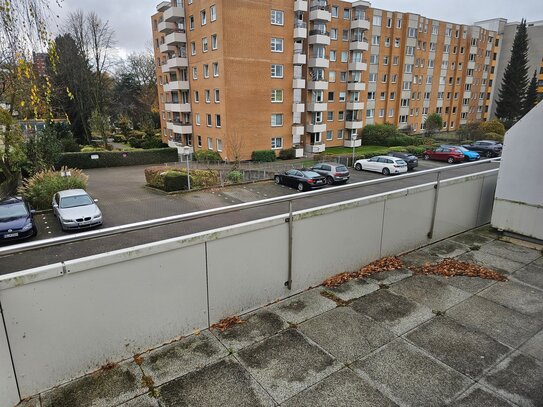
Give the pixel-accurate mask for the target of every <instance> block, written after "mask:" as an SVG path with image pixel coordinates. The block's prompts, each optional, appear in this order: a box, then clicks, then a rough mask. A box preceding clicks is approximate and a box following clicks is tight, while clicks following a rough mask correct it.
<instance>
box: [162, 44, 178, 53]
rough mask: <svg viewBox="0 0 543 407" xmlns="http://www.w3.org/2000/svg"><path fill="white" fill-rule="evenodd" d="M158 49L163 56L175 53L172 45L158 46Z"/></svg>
mask: <svg viewBox="0 0 543 407" xmlns="http://www.w3.org/2000/svg"><path fill="white" fill-rule="evenodd" d="M159 49H160V52H162V53H165V54H167V53H170V52H175V51H176V48H175V46H174V45H168V44H160V47H159Z"/></svg>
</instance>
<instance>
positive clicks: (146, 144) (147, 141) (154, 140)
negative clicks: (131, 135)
mask: <svg viewBox="0 0 543 407" xmlns="http://www.w3.org/2000/svg"><path fill="white" fill-rule="evenodd" d="M138 141H139V140H138ZM141 147H142V148H145V149H146V150H149V149H151V148H166V147H168V145H167V144H164V143H163V142H162V138H161V137H156V136H145V137H144V138H143V141H142V143H141Z"/></svg>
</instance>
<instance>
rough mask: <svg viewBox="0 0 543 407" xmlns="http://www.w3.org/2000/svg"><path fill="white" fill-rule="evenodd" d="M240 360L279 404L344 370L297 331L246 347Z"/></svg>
mask: <svg viewBox="0 0 543 407" xmlns="http://www.w3.org/2000/svg"><path fill="white" fill-rule="evenodd" d="M237 357H238V359H239V360H240V361H241V363H242V364H243V365H244V366H245V367H246V368H247V370H249V372H250V373H251V375H252V376H253V377H254V378H256V380H258V382H259V383H260V384H261V385H262V386H263V387H264V388H265V389H266V391H267V392H268V393H269V394H270V395H271V396H272V397H273V398H274V400H275V401H277V402H278V403H282V402H283V401H285V400H287V399H289V398H290V397H292V396H294V395H295V394H296V393H299V392H300V391H302V390H305V389H306V388H308V387H310V386H312V385H313V384H315V383H317V382H319V381H321V380H322V379H324V378H325V377H326V376H328V375H330V374H331V373H333V372H335V371H337V370H339V369H340V368H341V367H342V366H341V364H340V363H339V362H338V361H336V360H335V359H334V358H333V357H332V356H331V355H329V354H328V353H326V352H324V351H323V350H322V349H320V348H319V347H318V346H317V345H316V344H314V343H311V342H309V341H308V340H307V339H306V338H305V337H304V336H303V335H302V334H301V333H300V332H298V331H297V330H295V329H289V330H287V331H284V332H281V333H280V334H278V335H276V336H272V337H271V338H268V339H266V340H264V341H263V342H259V343H257V344H255V345H252V346H249V347H247V348H244V349H242V350H241V351H240V352H239V353H238V355H237Z"/></svg>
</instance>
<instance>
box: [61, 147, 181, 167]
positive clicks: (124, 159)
mask: <svg viewBox="0 0 543 407" xmlns="http://www.w3.org/2000/svg"><path fill="white" fill-rule="evenodd" d="M95 155H97V156H98V159H93V158H91V157H92V156H95ZM178 159H179V157H178V155H177V149H176V148H158V149H152V150H136V151H98V152H81V153H64V154H61V156H60V160H59V162H58V163H57V165H56V167H57V168H60V167H61V166H64V165H65V166H68V167H71V168H81V169H85V168H104V167H121V166H125V165H144V164H163V163H171V162H177V161H178Z"/></svg>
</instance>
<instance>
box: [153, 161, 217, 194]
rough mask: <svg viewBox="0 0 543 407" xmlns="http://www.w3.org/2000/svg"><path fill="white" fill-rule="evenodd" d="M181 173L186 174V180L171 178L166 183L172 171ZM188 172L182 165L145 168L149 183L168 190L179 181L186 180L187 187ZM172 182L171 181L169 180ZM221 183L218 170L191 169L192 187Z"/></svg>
mask: <svg viewBox="0 0 543 407" xmlns="http://www.w3.org/2000/svg"><path fill="white" fill-rule="evenodd" d="M172 172H174V173H179V174H182V175H183V176H184V180H185V181H180V180H179V179H175V180H171V183H170V184H169V185H168V186H167V185H166V182H167V181H166V175H167V174H170V173H172ZM186 179H187V172H186V169H185V168H182V167H165V166H156V167H148V168H146V169H145V180H146V181H147V185H149V186H152V187H154V188H158V189H162V190H165V191H166V188H167V187H168V188H172V185H174V186H175V185H178V183H179V182H185V184H184V185H185V189H186V186H187V185H186ZM168 182H170V181H168ZM218 184H219V176H218V173H217V171H213V170H191V171H190V185H191V188H205V187H212V186H215V185H218Z"/></svg>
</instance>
